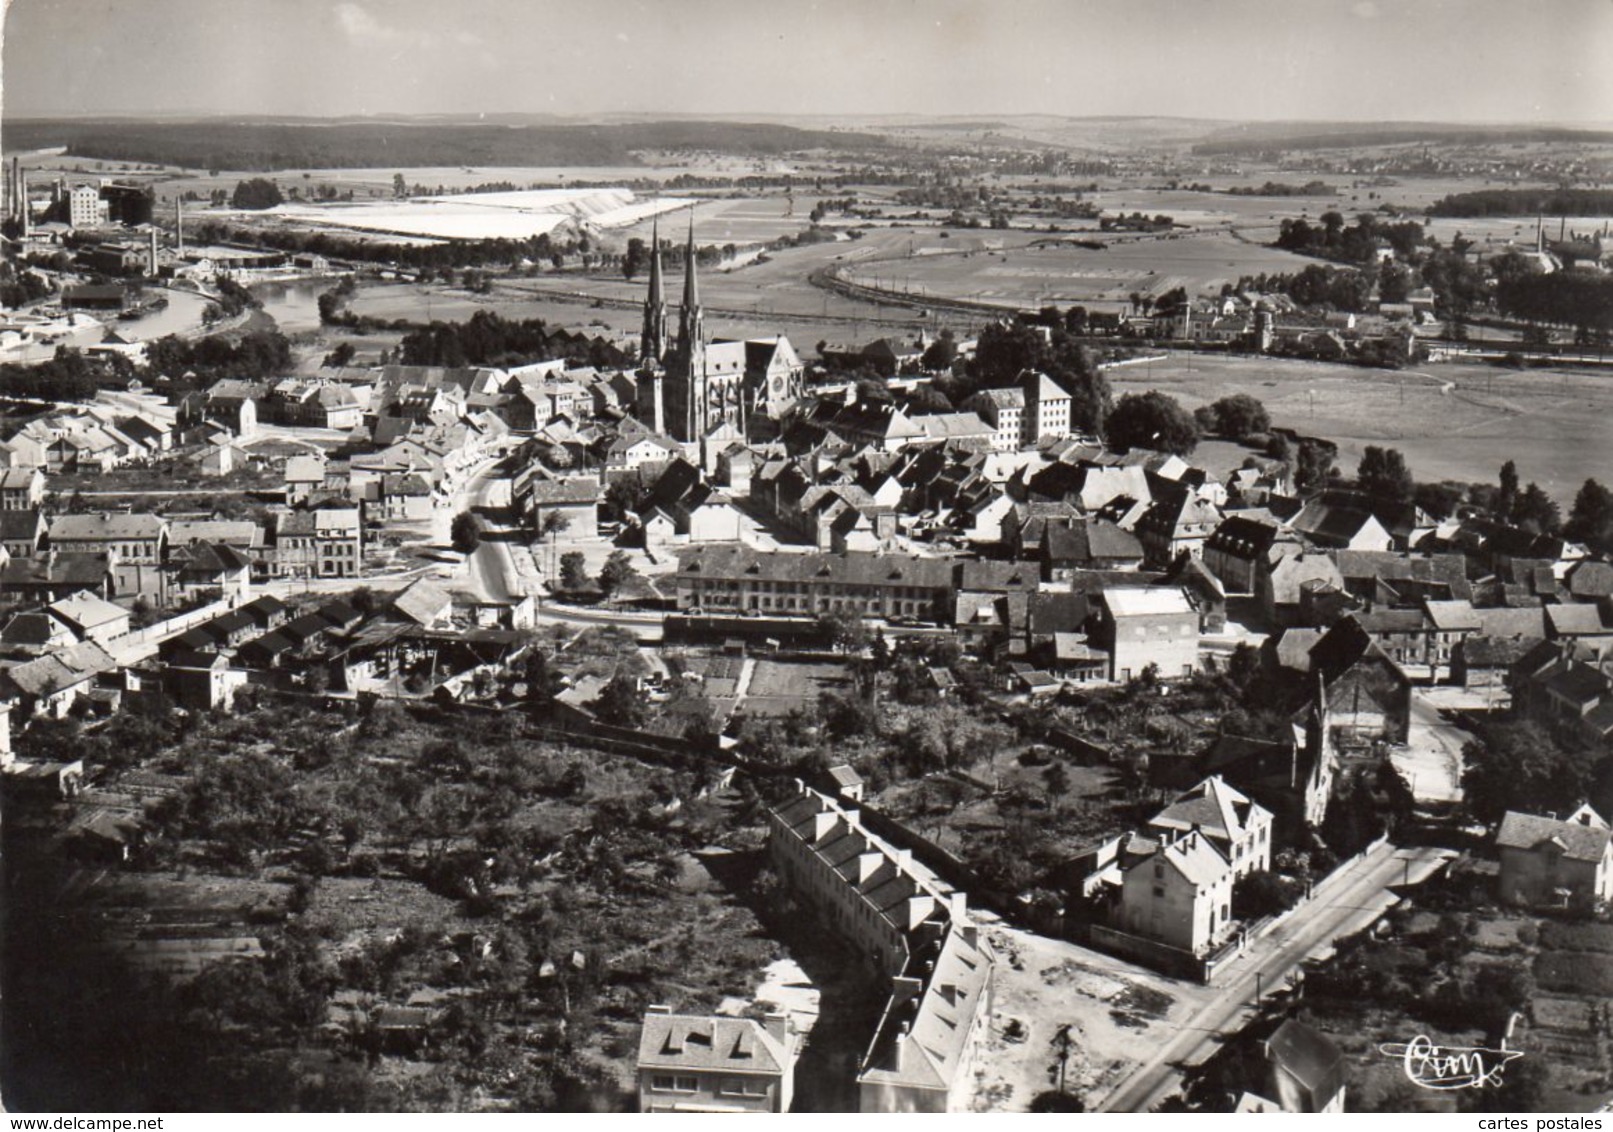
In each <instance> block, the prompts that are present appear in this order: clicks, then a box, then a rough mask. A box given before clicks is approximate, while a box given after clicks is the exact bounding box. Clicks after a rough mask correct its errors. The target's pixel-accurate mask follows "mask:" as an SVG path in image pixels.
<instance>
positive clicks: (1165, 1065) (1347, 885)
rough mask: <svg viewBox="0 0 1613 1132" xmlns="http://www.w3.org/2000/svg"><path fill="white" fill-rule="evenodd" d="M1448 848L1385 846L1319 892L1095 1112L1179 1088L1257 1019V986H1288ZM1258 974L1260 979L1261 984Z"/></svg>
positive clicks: (1145, 1106)
mask: <svg viewBox="0 0 1613 1132" xmlns="http://www.w3.org/2000/svg"><path fill="white" fill-rule="evenodd" d="M1451 855H1452V854H1451V852H1450V850H1447V849H1439V848H1434V847H1419V848H1414V849H1397V848H1395V847H1394V846H1392V845H1384V846H1381V847H1380V848H1379V849H1378V850H1377V851H1375V852H1373V853H1371V854H1369V855H1367V856H1366V857H1364V858H1362V859H1361V860H1360V861H1358V862H1356V864H1355V865H1353V866H1351V867H1349V868H1347V869H1345V870H1343V871H1341V872H1337V873H1335V874H1333V875H1332V876H1330V877H1328V878H1327V880H1326V881H1324V882H1323V883H1322V884H1321V885H1319V886H1318V887H1317V890H1316V894H1315V895H1314V897H1313V898H1312V899H1311V901H1310V902H1309V903H1308V904H1306V905H1305V906H1304V907H1303V908H1301V909H1299V910H1298V911H1297V912H1295V913H1294V914H1293V916H1291V917H1290V918H1289V919H1288V920H1287V921H1286V922H1285V923H1283V924H1282V925H1281V926H1280V927H1278V928H1277V929H1276V930H1275V931H1273V932H1272V933H1271V934H1270V935H1268V936H1267V937H1266V938H1265V939H1262V940H1259V941H1257V942H1256V943H1254V944H1251V945H1250V947H1249V950H1248V951H1247V952H1246V953H1245V954H1244V955H1243V956H1241V957H1240V958H1239V959H1238V960H1237V962H1236V964H1235V965H1233V966H1230V967H1228V968H1227V969H1226V974H1225V975H1224V976H1223V978H1225V979H1226V982H1225V984H1224V985H1222V986H1220V988H1219V993H1218V994H1217V995H1216V996H1215V998H1213V999H1211V1000H1210V1001H1209V1002H1208V1003H1207V1004H1205V1006H1204V1007H1203V1008H1202V1009H1201V1010H1200V1011H1199V1012H1198V1013H1197V1014H1195V1015H1193V1016H1191V1017H1189V1018H1185V1019H1183V1020H1182V1021H1181V1022H1180V1023H1179V1027H1178V1033H1177V1034H1176V1036H1175V1037H1174V1038H1173V1039H1172V1040H1170V1041H1168V1042H1166V1043H1165V1044H1164V1045H1163V1046H1161V1047H1160V1049H1159V1052H1158V1053H1157V1054H1155V1056H1154V1057H1153V1058H1151V1059H1150V1060H1149V1061H1148V1062H1146V1063H1145V1064H1144V1065H1142V1066H1141V1067H1139V1068H1138V1069H1137V1071H1136V1072H1134V1073H1133V1074H1132V1075H1131V1076H1130V1077H1129V1078H1127V1079H1126V1081H1125V1082H1124V1083H1122V1084H1121V1086H1120V1087H1119V1088H1118V1089H1117V1090H1115V1092H1113V1093H1111V1094H1110V1095H1109V1097H1108V1098H1107V1099H1105V1100H1104V1101H1103V1103H1102V1104H1101V1105H1099V1107H1098V1111H1100V1112H1148V1111H1150V1110H1152V1109H1153V1108H1154V1106H1155V1105H1157V1104H1159V1103H1160V1102H1161V1101H1163V1100H1164V1099H1165V1098H1166V1097H1168V1096H1170V1095H1171V1094H1172V1093H1174V1092H1176V1091H1177V1090H1178V1089H1179V1088H1180V1087H1181V1084H1182V1073H1181V1071H1180V1069H1178V1068H1177V1067H1178V1066H1191V1065H1197V1064H1199V1063H1200V1062H1202V1061H1204V1060H1206V1059H1207V1058H1208V1057H1209V1056H1210V1055H1211V1054H1213V1053H1214V1052H1215V1050H1216V1049H1217V1048H1218V1047H1219V1045H1220V1039H1221V1037H1222V1035H1225V1034H1231V1033H1235V1032H1237V1031H1238V1030H1239V1029H1241V1028H1242V1027H1243V1025H1244V1024H1245V1023H1246V1022H1247V1021H1248V1019H1249V1018H1250V1017H1251V1016H1252V1014H1253V1010H1252V1007H1251V1004H1252V1003H1253V1001H1254V998H1255V993H1256V985H1257V981H1258V983H1259V985H1260V986H1261V987H1263V988H1264V989H1265V990H1268V991H1269V990H1271V989H1272V988H1275V987H1279V986H1281V985H1283V983H1284V981H1285V980H1286V979H1287V978H1288V977H1289V975H1290V974H1292V973H1293V972H1294V971H1295V970H1296V969H1298V968H1299V967H1300V965H1301V964H1303V963H1304V962H1305V960H1306V959H1308V958H1311V957H1313V956H1317V957H1319V956H1323V955H1325V954H1326V953H1327V952H1328V951H1329V950H1330V949H1331V947H1332V945H1333V942H1334V941H1335V940H1337V939H1340V938H1341V937H1344V936H1348V935H1351V934H1353V933H1355V932H1358V931H1360V930H1361V929H1363V928H1365V927H1367V926H1368V925H1369V924H1371V923H1373V922H1374V921H1375V920H1377V918H1378V917H1379V916H1381V915H1382V914H1383V912H1384V910H1385V909H1387V908H1389V907H1390V906H1391V905H1393V904H1394V903H1396V901H1397V900H1398V899H1399V898H1398V897H1397V896H1395V894H1394V893H1393V892H1391V891H1389V889H1390V886H1392V885H1399V884H1402V883H1405V882H1407V881H1410V882H1413V883H1415V882H1417V881H1419V880H1422V879H1424V878H1426V877H1428V876H1430V875H1431V874H1432V873H1433V872H1434V871H1435V870H1436V869H1438V867H1439V865H1440V862H1441V861H1442V860H1443V859H1444V858H1447V857H1449V856H1451ZM1257 976H1258V980H1257Z"/></svg>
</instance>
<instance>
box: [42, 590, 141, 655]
mask: <svg viewBox="0 0 1613 1132" xmlns="http://www.w3.org/2000/svg"><path fill="white" fill-rule="evenodd" d="M45 610H46V612H48V613H49V614H50V615H51V616H52V617H54V618H55V619H56V620H57V621H60V622H61V623H62V624H63V625H66V626H67V628H68V629H69V630H71V631H72V633H73V636H74V637H75V638H76V639H77V640H80V641H94V642H96V643H97V644H102V645H104V644H106V643H107V642H108V641H110V640H111V639H112V638H113V637H121V636H123V635H124V634H125V633H127V632H128V631H129V622H130V617H129V611H128V610H127V609H124V608H123V606H121V605H114V604H112V603H111V602H110V601H107V600H106V599H105V598H102V597H98V596H96V595H95V594H94V593H92V592H90V591H88V590H80V591H79V592H78V593H75V594H69V595H68V596H67V597H64V598H61V599H59V600H57V601H53V602H51V603H50V604H49V605H47V606H46V607H45Z"/></svg>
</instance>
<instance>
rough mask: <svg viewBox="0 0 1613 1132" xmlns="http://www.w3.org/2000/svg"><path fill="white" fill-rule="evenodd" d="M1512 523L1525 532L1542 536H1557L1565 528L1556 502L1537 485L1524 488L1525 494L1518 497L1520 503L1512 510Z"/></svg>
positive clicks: (1533, 484) (1532, 484)
mask: <svg viewBox="0 0 1613 1132" xmlns="http://www.w3.org/2000/svg"><path fill="white" fill-rule="evenodd" d="M1512 521H1513V522H1514V523H1516V524H1517V525H1518V526H1519V527H1522V528H1523V529H1524V530H1526V531H1529V532H1531V533H1533V534H1540V535H1555V534H1556V533H1557V532H1558V531H1560V530H1562V526H1563V516H1562V512H1561V511H1559V510H1558V508H1557V503H1556V501H1555V500H1554V499H1552V497H1551V496H1549V495H1547V494H1546V493H1545V491H1544V490H1542V489H1541V487H1540V485H1539V484H1536V483H1531V484H1530V485H1529V486H1528V487H1526V488H1524V489H1523V494H1522V495H1520V496H1518V502H1517V503H1516V504H1515V505H1514V507H1513V509H1512Z"/></svg>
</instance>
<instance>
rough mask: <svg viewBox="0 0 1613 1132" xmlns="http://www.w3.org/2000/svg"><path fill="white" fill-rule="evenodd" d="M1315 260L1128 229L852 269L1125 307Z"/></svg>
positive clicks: (983, 298)
mask: <svg viewBox="0 0 1613 1132" xmlns="http://www.w3.org/2000/svg"><path fill="white" fill-rule="evenodd" d="M1310 262H1311V261H1310V260H1308V259H1306V258H1305V257H1303V256H1298V255H1294V254H1293V253H1291V252H1284V251H1278V250H1276V249H1273V248H1266V247H1261V246H1259V245H1257V244H1251V243H1247V242H1244V241H1240V240H1238V239H1237V238H1236V237H1234V236H1232V235H1230V234H1228V233H1226V232H1204V233H1178V234H1174V235H1170V236H1165V237H1159V236H1130V237H1121V238H1119V239H1112V240H1108V241H1106V242H1105V245H1104V247H1103V248H1102V250H1096V249H1092V248H1083V247H1078V246H1076V245H1074V244H1067V245H1059V244H1055V243H1048V244H1045V245H1043V246H1038V247H1034V248H1012V249H1008V248H1005V249H1004V250H1002V251H997V252H994V253H988V254H984V255H981V254H975V253H968V254H962V255H922V254H921V255H915V256H913V257H911V258H904V259H901V260H894V261H881V262H870V263H868V264H867V265H866V266H859V267H858V268H856V269H855V270H853V271H851V272H849V273H848V277H849V278H850V279H851V280H852V281H854V282H857V283H862V284H867V285H873V286H878V287H881V288H883V289H886V290H895V291H903V292H910V293H912V294H915V295H933V296H936V297H941V298H960V299H971V300H974V301H979V302H989V303H996V304H999V305H1002V306H1005V307H1010V308H1025V307H1041V306H1045V305H1047V304H1049V303H1051V304H1055V305H1057V306H1069V305H1071V304H1075V303H1080V304H1083V305H1085V306H1088V307H1093V306H1096V307H1100V308H1105V309H1121V308H1124V307H1125V306H1127V303H1128V299H1127V297H1128V296H1129V295H1130V294H1131V293H1133V292H1139V293H1142V294H1147V295H1160V294H1163V293H1164V292H1166V291H1169V290H1172V289H1174V288H1176V287H1185V288H1186V289H1187V290H1188V292H1189V293H1192V294H1198V293H1201V292H1219V291H1220V289H1221V287H1222V285H1223V284H1229V283H1231V284H1235V283H1236V282H1237V281H1238V278H1239V277H1240V276H1243V275H1259V274H1262V273H1272V272H1295V271H1299V270H1301V269H1303V268H1304V267H1305V266H1306V265H1307V264H1308V263H1310Z"/></svg>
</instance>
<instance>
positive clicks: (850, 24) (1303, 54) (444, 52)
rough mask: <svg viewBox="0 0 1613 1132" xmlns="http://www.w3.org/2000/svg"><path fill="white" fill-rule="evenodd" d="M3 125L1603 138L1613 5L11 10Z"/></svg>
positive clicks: (637, 3)
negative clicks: (678, 126) (385, 121)
mask: <svg viewBox="0 0 1613 1132" xmlns="http://www.w3.org/2000/svg"><path fill="white" fill-rule="evenodd" d="M4 33H5V34H4V44H3V50H0V84H3V96H0V97H3V99H4V103H3V109H4V113H5V115H6V116H8V117H52V116H79V115H96V114H107V113H120V114H154V113H155V114H207V113H216V114H229V115H238V114H248V113H250V114H268V115H308V116H347V115H355V114H431V113H435V114H443V113H451V114H477V113H489V114H491V113H552V114H560V115H590V114H601V113H649V114H655V113H676V114H696V115H698V114H719V113H720V114H727V115H736V114H737V115H744V114H757V115H764V114H765V115H775V116H776V115H786V114H789V115H821V116H837V117H847V116H853V115H894V114H925V115H941V116H949V115H971V116H976V115H1007V114H1061V115H1071V116H1104V115H1145V116H1155V115H1168V116H1182V117H1196V118H1215V119H1240V120H1255V119H1258V120H1359V121H1366V122H1373V121H1388V120H1399V121H1411V120H1420V121H1451V122H1537V123H1545V122H1567V123H1574V122H1584V123H1602V124H1613V65H1610V60H1613V54H1610V51H1613V0H815V2H809V0H558V2H557V0H9V3H8V4H7V10H6V18H5V25H4Z"/></svg>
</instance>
